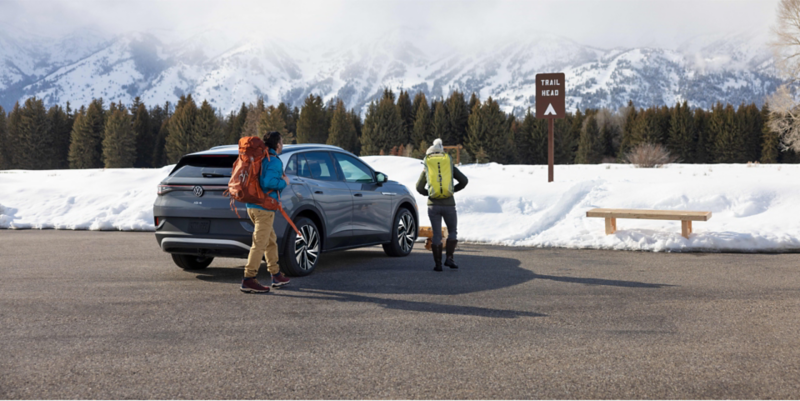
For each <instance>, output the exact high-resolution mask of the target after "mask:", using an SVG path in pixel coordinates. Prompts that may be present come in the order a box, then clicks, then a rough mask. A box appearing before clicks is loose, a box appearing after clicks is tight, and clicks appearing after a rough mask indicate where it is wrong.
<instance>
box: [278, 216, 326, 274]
mask: <svg viewBox="0 0 800 401" xmlns="http://www.w3.org/2000/svg"><path fill="white" fill-rule="evenodd" d="M295 225H296V226H297V229H298V230H300V233H301V234H303V235H302V237H298V236H297V233H296V232H294V230H292V229H289V234H288V235H287V236H286V241H284V247H285V248H284V252H283V257H282V258H281V260H280V266H281V270H283V272H284V273H286V274H287V275H289V276H307V275H309V274H311V272H313V271H314V269H315V268H316V267H317V264H318V263H319V255H320V253H321V251H322V238H321V236H320V235H321V233H320V232H319V229H318V228H317V225H316V224H314V222H313V221H312V220H311V219H308V218H306V217H301V218H299V219H297V221H295Z"/></svg>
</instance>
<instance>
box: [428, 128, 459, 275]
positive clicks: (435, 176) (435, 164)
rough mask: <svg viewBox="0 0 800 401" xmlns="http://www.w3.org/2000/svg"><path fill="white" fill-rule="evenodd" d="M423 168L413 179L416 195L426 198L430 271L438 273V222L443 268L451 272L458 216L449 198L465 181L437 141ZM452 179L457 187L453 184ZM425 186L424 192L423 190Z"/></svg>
mask: <svg viewBox="0 0 800 401" xmlns="http://www.w3.org/2000/svg"><path fill="white" fill-rule="evenodd" d="M424 164H425V169H424V170H423V171H422V174H420V175H419V180H417V192H419V193H420V194H421V195H424V196H427V197H428V218H430V219H431V229H432V230H433V239H432V240H431V241H432V242H433V244H432V245H431V250H433V262H434V263H435V265H434V267H433V270H435V271H437V272H440V271H442V219H444V224H446V225H447V244H446V255H447V258H446V260H445V262H444V265H445V266H447V267H449V268H451V269H458V265H457V264H456V262H455V260H453V253H455V251H456V245H457V244H458V228H457V225H458V214H457V213H456V200H455V198H454V197H453V195H454V194H455V193H456V192H458V191H460V190H462V189H464V187H466V186H467V183H468V182H469V180H468V179H467V176H465V175H464V174H463V173H462V172H461V171H460V170H459V169H458V167H455V166H454V165H453V159H451V158H450V155H448V154H447V153H445V152H444V146H442V140H441V139H439V138H437V139H436V140H434V141H433V146H431V147H430V148H428V151H427V152H425V161H424ZM453 179H455V180H456V181H458V184H456V185H453ZM426 185H427V187H428V188H427V189H425V187H426Z"/></svg>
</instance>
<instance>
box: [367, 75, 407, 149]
mask: <svg viewBox="0 0 800 401" xmlns="http://www.w3.org/2000/svg"><path fill="white" fill-rule="evenodd" d="M393 99H394V95H393V94H392V92H391V90H388V89H387V90H385V91H384V96H383V97H382V98H381V99H380V101H379V102H378V104H377V105H375V108H374V112H373V113H371V114H370V119H371V121H370V125H369V127H367V123H366V120H365V122H364V134H363V137H362V151H367V152H370V153H367V154H380V153H381V152H384V154H388V153H389V151H390V150H391V149H392V148H393V147H399V146H400V145H404V144H403V143H402V142H401V141H402V137H401V134H400V133H401V132H402V130H403V121H402V120H401V119H400V112H399V111H398V110H397V107H396V106H395V104H394V100H393ZM364 137H367V139H366V142H365V139H364ZM365 145H369V146H365ZM372 152H375V153H372Z"/></svg>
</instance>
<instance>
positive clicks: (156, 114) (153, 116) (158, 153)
mask: <svg viewBox="0 0 800 401" xmlns="http://www.w3.org/2000/svg"><path fill="white" fill-rule="evenodd" d="M171 115H172V105H171V104H170V103H169V102H165V103H164V107H163V108H162V107H161V106H156V107H153V108H152V109H151V110H150V129H151V135H152V136H153V138H155V141H154V143H153V154H152V155H151V157H152V162H151V164H152V166H153V167H162V166H164V165H166V164H167V157H166V154H165V152H164V147H165V146H166V142H167V134H168V133H169V130H168V128H167V127H168V122H169V118H170V116H171Z"/></svg>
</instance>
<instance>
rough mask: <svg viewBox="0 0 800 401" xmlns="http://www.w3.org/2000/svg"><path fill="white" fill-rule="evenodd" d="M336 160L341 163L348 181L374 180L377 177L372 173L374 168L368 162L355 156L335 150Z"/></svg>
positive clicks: (340, 165)
mask: <svg viewBox="0 0 800 401" xmlns="http://www.w3.org/2000/svg"><path fill="white" fill-rule="evenodd" d="M333 155H334V157H335V158H336V162H337V163H339V169H341V171H342V174H344V180H345V181H347V182H374V181H375V179H374V177H373V175H372V170H371V169H370V168H369V167H367V165H366V164H364V163H363V162H361V161H360V160H358V159H356V158H355V157H353V156H350V155H347V154H344V153H338V152H333Z"/></svg>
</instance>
